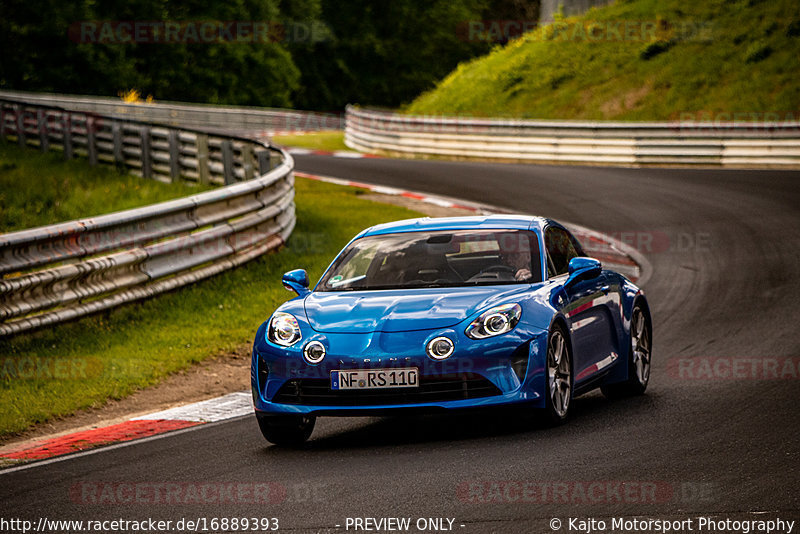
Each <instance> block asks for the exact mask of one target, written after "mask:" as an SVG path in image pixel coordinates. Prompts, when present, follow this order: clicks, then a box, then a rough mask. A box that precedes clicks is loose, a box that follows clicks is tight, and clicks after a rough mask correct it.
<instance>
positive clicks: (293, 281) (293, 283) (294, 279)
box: [281, 269, 310, 296]
mask: <svg viewBox="0 0 800 534" xmlns="http://www.w3.org/2000/svg"><path fill="white" fill-rule="evenodd" d="M281 282H283V287H285V288H286V289H287V290H289V291H294V292H295V293H297V294H298V295H300V296H303V295H306V294H308V293H310V291H309V289H308V285H309V283H308V273H307V272H306V270H305V269H295V270H294V271H289V272H288V273H284V274H283V276H282V277H281Z"/></svg>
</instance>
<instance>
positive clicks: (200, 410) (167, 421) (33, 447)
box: [0, 392, 253, 461]
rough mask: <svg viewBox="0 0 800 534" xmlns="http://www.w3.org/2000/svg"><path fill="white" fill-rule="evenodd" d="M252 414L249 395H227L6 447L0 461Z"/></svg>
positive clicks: (46, 455)
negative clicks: (107, 424)
mask: <svg viewBox="0 0 800 534" xmlns="http://www.w3.org/2000/svg"><path fill="white" fill-rule="evenodd" d="M252 413H253V401H252V397H251V395H250V393H249V392H237V393H230V394H228V395H224V396H222V397H218V398H216V399H210V400H205V401H201V402H195V403H193V404H188V405H186V406H180V407H177V408H171V409H169V410H164V411H160V412H155V413H151V414H147V415H143V416H140V417H135V418H133V419H130V420H128V421H125V422H122V423H117V424H114V425H111V426H106V427H101V428H92V429H90V430H82V431H80V432H73V433H71V434H65V435H62V436H57V437H54V438H46V439H42V440H37V441H34V442H29V443H25V444H22V445H17V446H14V445H10V446H8V447H3V449H0V458H4V459H7V460H23V461H24V460H43V459H47V458H53V457H55V456H62V455H65V454H71V453H75V452H80V451H85V450H88V449H93V448H95V447H100V446H103V445H110V444H113V443H120V442H125V441H133V440H137V439H141V438H146V437H150V436H155V435H158V434H164V433H166V432H171V431H174V430H181V429H184V428H189V427H193V426H199V425H203V424H206V423H216V422H218V421H224V420H226V419H233V418H235V417H241V416H243V415H248V414H252Z"/></svg>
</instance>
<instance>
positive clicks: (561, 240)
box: [544, 226, 580, 278]
mask: <svg viewBox="0 0 800 534" xmlns="http://www.w3.org/2000/svg"><path fill="white" fill-rule="evenodd" d="M544 244H545V248H547V256H548V257H549V259H550V261H549V262H548V269H547V275H548V278H552V277H553V276H558V275H561V274H564V273H566V272H568V271H569V261H570V260H571V259H572V258H577V257H578V256H579V255H580V254H579V252H578V250H577V249H576V246H575V244H574V243H573V240H572V236H570V235H569V233H568V232H567V231H566V230H564V229H563V228H558V227H557V226H551V227H549V228H548V229H547V230H546V231H545V234H544Z"/></svg>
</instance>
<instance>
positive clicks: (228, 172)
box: [220, 139, 234, 185]
mask: <svg viewBox="0 0 800 534" xmlns="http://www.w3.org/2000/svg"><path fill="white" fill-rule="evenodd" d="M220 148H221V149H222V176H223V177H224V178H225V185H231V184H232V183H233V182H234V175H233V146H232V145H231V142H230V141H228V140H227V139H226V140H224V141H222V143H221V144H220Z"/></svg>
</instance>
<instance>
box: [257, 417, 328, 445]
mask: <svg viewBox="0 0 800 534" xmlns="http://www.w3.org/2000/svg"><path fill="white" fill-rule="evenodd" d="M256 419H258V427H259V428H260V429H261V434H262V435H263V436H264V439H266V440H267V441H269V442H270V443H274V444H275V445H278V446H280V447H299V446H300V445H302V444H303V443H305V442H306V440H308V438H309V437H311V433H312V432H313V431H314V424H315V423H316V421H317V418H316V417H314V416H311V415H257V416H256Z"/></svg>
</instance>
